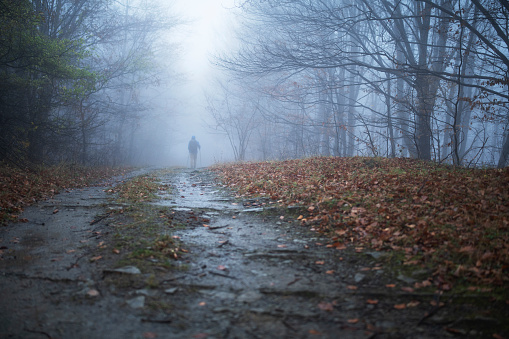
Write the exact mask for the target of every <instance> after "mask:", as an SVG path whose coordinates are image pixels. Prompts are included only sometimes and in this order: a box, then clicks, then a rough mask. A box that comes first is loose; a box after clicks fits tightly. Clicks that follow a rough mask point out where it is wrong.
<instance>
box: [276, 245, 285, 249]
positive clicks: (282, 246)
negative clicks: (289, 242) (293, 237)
mask: <svg viewBox="0 0 509 339" xmlns="http://www.w3.org/2000/svg"><path fill="white" fill-rule="evenodd" d="M277 247H279V248H285V247H286V245H277Z"/></svg>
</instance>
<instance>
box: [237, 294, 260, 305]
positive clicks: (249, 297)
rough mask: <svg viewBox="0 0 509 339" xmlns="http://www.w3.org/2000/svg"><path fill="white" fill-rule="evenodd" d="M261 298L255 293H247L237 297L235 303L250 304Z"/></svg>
mask: <svg viewBox="0 0 509 339" xmlns="http://www.w3.org/2000/svg"><path fill="white" fill-rule="evenodd" d="M261 297H262V294H261V293H259V292H257V291H247V292H244V293H242V294H241V295H239V296H238V298H237V301H238V302H241V303H250V302H253V301H256V300H258V299H260V298H261Z"/></svg>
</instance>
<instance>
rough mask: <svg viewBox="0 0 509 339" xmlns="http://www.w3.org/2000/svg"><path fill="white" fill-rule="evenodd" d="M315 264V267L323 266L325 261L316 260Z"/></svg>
mask: <svg viewBox="0 0 509 339" xmlns="http://www.w3.org/2000/svg"><path fill="white" fill-rule="evenodd" d="M315 264H317V265H323V264H325V261H322V260H318V261H315Z"/></svg>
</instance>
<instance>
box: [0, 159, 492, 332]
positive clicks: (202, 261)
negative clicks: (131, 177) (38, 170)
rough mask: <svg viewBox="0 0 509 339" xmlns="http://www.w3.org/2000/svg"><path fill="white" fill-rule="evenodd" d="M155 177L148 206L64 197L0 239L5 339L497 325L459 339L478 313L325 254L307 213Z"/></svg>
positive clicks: (173, 175)
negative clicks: (156, 189)
mask: <svg viewBox="0 0 509 339" xmlns="http://www.w3.org/2000/svg"><path fill="white" fill-rule="evenodd" d="M140 173H142V172H140ZM153 175H154V176H155V177H156V178H157V181H159V183H160V184H161V185H162V186H163V187H167V188H168V189H167V190H162V191H160V193H159V195H158V199H156V200H155V201H152V202H150V203H144V204H141V205H139V206H129V205H122V204H118V203H116V202H114V201H113V200H112V199H111V196H109V195H107V193H106V191H107V190H108V188H107V187H90V188H87V189H79V190H68V191H67V192H63V193H61V194H59V195H58V196H57V197H56V198H55V199H53V200H48V201H45V202H42V203H39V204H37V205H36V206H32V207H30V208H28V209H27V210H26V212H25V215H24V216H23V217H25V218H27V219H28V222H27V223H23V224H14V225H9V226H8V227H5V228H2V229H0V247H1V249H2V260H1V261H0V269H1V275H0V299H1V300H2V308H1V311H0V337H2V338H3V337H10V338H375V337H376V338H399V337H401V338H407V337H412V338H437V337H446V336H449V335H450V333H453V332H452V330H451V328H454V330H455V331H463V332H462V333H461V334H462V335H463V336H467V337H468V336H471V337H482V336H483V332H481V331H482V329H483V328H484V327H485V326H487V327H489V326H491V327H492V325H496V320H495V319H491V318H486V317H485V318H479V319H478V321H479V322H480V324H481V325H479V326H477V327H476V329H474V330H471V329H468V330H465V329H464V328H465V326H466V324H465V323H469V321H468V320H467V318H466V314H467V313H465V312H472V311H470V310H466V311H463V313H461V312H458V309H462V308H464V307H463V306H464V305H453V304H447V307H444V305H445V304H442V300H441V299H440V296H439V295H435V294H433V293H417V292H414V291H413V290H412V289H410V288H409V286H411V285H412V283H413V282H415V281H417V279H418V277H417V276H406V275H404V274H402V273H401V272H400V271H394V270H393V269H391V268H389V267H387V268H386V267H384V265H383V263H384V254H382V253H379V252H369V251H362V253H358V252H361V250H360V249H357V251H356V250H355V249H354V248H351V249H343V250H339V249H336V248H335V247H326V246H324V245H325V241H326V240H325V239H320V238H319V237H318V236H317V234H316V233H314V232H312V231H310V230H309V229H307V228H306V227H303V226H301V225H300V222H299V221H298V220H297V216H298V214H299V213H300V212H302V211H299V210H298V209H281V208H277V207H275V205H274V204H271V203H270V201H268V200H264V199H261V200H260V199H258V200H253V199H243V198H241V197H235V196H234V195H233V194H232V193H231V192H230V191H228V190H227V189H226V188H225V187H223V186H222V185H221V184H219V183H218V182H217V181H216V178H215V175H214V173H213V172H211V171H209V170H207V169H202V170H194V171H193V170H185V169H178V170H167V171H155V172H153ZM120 179H122V178H117V179H116V181H115V180H113V181H112V182H110V183H108V185H113V184H114V182H118V181H119V180H120ZM128 214H129V216H127V215H128ZM137 216H139V217H140V218H141V216H143V218H141V219H136V217H137ZM166 221H167V222H166ZM154 232H155V233H154ZM154 234H156V235H155V240H153V241H152V242H151V243H150V244H148V243H146V242H145V239H144V238H149V237H151V236H154ZM169 237H171V239H175V240H178V241H180V244H179V245H178V246H179V247H181V248H183V249H184V252H183V253H182V251H179V252H178V253H179V254H178V255H179V256H181V255H182V256H181V257H180V258H179V260H172V261H171V263H170V264H168V263H167V262H166V261H162V259H161V257H158V256H157V255H156V254H157V253H156V249H157V250H158V251H160V252H161V253H162V252H164V253H166V254H168V253H173V252H168V251H167V250H169V247H170V243H169V242H168V239H169ZM165 239H166V240H165ZM135 243H136V244H137V243H140V246H139V247H137V248H136V249H133V247H132V246H134V245H133V244H135ZM131 245H132V246H131ZM122 246H124V247H122ZM130 246H131V247H130ZM128 248H130V249H129V250H127V249H128ZM165 251H166V252H165ZM147 253H148V254H147ZM151 253H152V254H154V253H155V254H154V255H152V254H151ZM414 273H415V272H414ZM422 273H423V274H424V275H426V274H428V273H429V272H422ZM402 288H403V290H402ZM397 305H399V306H397ZM435 305H436V306H435Z"/></svg>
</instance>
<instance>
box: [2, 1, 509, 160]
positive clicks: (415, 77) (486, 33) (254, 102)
mask: <svg viewBox="0 0 509 339" xmlns="http://www.w3.org/2000/svg"><path fill="white" fill-rule="evenodd" d="M508 22H509V6H508V5H507V1H503V0H496V1H492V0H403V1H392V2H391V1H385V0H324V1H319V2H314V1H307V0H294V1H280V0H274V1H255V0H185V1H184V0H174V1H165V0H72V1H71V0H21V1H19V0H0V23H1V24H0V158H1V159H2V161H4V162H8V163H11V164H14V165H16V166H18V167H22V168H31V167H32V168H33V167H36V166H39V165H52V164H62V163H65V164H82V165H89V166H99V165H107V166H118V165H136V166H144V165H159V166H168V165H172V166H173V165H175V166H187V165H188V161H189V158H188V151H187V143H188V141H189V140H190V139H191V137H192V136H196V138H197V140H198V141H199V142H200V144H201V152H200V154H199V156H198V166H209V165H211V164H213V163H216V162H229V161H249V160H256V161H258V160H284V159H293V158H302V157H310V156H317V155H320V156H343V157H347V156H369V157H374V156H375V157H376V156H381V157H409V158H417V159H422V160H427V161H436V162H441V163H447V164H454V165H460V166H467V167H474V166H476V167H479V166H498V167H504V166H506V165H507V164H508V161H509V133H508V126H509V110H508V105H509V91H508V85H509V80H508V74H509V34H508V30H507V27H508Z"/></svg>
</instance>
